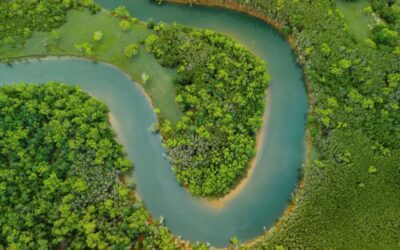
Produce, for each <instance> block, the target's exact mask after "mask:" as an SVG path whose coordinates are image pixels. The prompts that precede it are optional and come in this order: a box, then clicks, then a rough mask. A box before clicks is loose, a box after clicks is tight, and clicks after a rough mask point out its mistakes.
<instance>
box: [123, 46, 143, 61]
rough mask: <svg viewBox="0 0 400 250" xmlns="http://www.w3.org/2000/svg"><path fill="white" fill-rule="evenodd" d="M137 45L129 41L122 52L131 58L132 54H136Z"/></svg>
mask: <svg viewBox="0 0 400 250" xmlns="http://www.w3.org/2000/svg"><path fill="white" fill-rule="evenodd" d="M138 49H139V46H138V45H137V44H136V43H130V44H129V45H128V46H126V47H125V49H124V54H125V56H126V57H127V58H132V57H133V56H135V55H137V53H138Z"/></svg>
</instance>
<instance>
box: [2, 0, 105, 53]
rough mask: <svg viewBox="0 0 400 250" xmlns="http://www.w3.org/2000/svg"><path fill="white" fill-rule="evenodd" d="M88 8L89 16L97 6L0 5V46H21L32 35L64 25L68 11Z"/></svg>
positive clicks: (80, 1) (75, 2)
mask: <svg viewBox="0 0 400 250" xmlns="http://www.w3.org/2000/svg"><path fill="white" fill-rule="evenodd" d="M82 7H84V8H88V9H90V11H91V12H92V13H95V12H97V11H99V10H100V6H99V5H97V4H95V3H94V2H93V1H92V0H66V1H62V3H60V1H58V0H48V1H40V0H33V1H25V0H16V1H1V3H0V45H3V44H7V45H10V46H13V47H14V46H16V45H18V44H21V43H24V41H25V40H26V39H27V38H29V37H30V36H31V34H32V31H50V30H52V29H54V28H57V27H59V26H61V25H62V24H64V23H65V21H66V18H67V11H68V10H70V9H80V8H82Z"/></svg>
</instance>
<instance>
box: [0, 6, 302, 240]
mask: <svg viewBox="0 0 400 250" xmlns="http://www.w3.org/2000/svg"><path fill="white" fill-rule="evenodd" d="M98 2H99V3H101V4H102V5H104V7H106V8H114V7H116V6H118V5H125V6H126V7H127V8H128V9H129V10H130V12H131V14H132V15H133V16H136V17H138V18H140V19H142V20H147V19H148V18H152V19H153V20H156V21H157V22H158V21H165V22H168V23H171V22H174V21H176V22H178V23H181V24H184V25H188V26H193V27H200V28H211V29H214V30H217V31H219V32H221V33H224V34H227V35H230V36H233V37H234V38H235V39H237V40H239V41H240V42H241V43H243V44H244V45H245V46H246V47H248V48H249V49H250V50H251V51H252V52H253V53H255V54H256V55H258V56H259V57H261V58H262V59H264V60H265V61H266V62H267V66H268V71H269V74H270V76H271V83H270V86H269V89H268V101H267V104H266V112H267V114H268V117H267V121H266V123H265V124H264V126H265V129H266V133H265V134H264V136H263V139H262V146H261V149H260V150H259V151H258V153H257V162H256V165H255V169H254V172H253V175H252V177H251V178H250V180H249V182H248V184H247V185H246V186H245V187H244V188H243V190H242V191H241V192H240V193H239V194H238V195H236V196H235V197H234V198H233V199H232V200H230V201H229V202H227V203H226V204H225V205H224V207H223V208H221V209H215V208H212V207H210V206H208V205H205V203H204V202H202V201H201V200H199V199H197V198H194V197H192V196H191V195H190V194H189V193H187V192H186V191H185V190H184V189H183V188H182V187H180V186H179V185H178V184H177V182H176V179H175V176H174V175H173V173H172V171H171V165H170V164H169V162H168V161H167V160H166V159H165V150H164V149H163V147H162V145H161V139H160V137H159V136H158V135H153V134H152V133H151V132H150V130H149V128H150V127H151V125H152V124H153V123H154V122H155V119H156V118H155V115H154V113H153V111H152V108H151V107H150V104H149V102H148V101H147V99H146V97H145V96H144V95H143V91H142V89H141V88H140V87H139V85H137V84H135V83H132V81H131V80H130V79H129V78H128V77H127V76H126V75H125V74H124V73H122V72H121V71H119V70H117V69H115V68H113V67H111V66H109V65H106V64H103V63H93V62H89V61H86V60H81V59H73V58H64V59H49V60H42V61H37V60H32V61H30V62H29V63H16V64H14V65H13V66H12V67H9V66H6V65H0V85H2V84H5V83H12V82H22V81H23V82H45V81H51V80H56V81H62V82H66V83H71V84H75V85H79V86H80V87H81V88H82V89H84V90H86V91H88V92H89V93H90V94H92V95H93V96H95V97H96V98H99V99H100V100H102V101H104V102H105V103H106V104H107V106H108V107H109V109H110V111H111V113H112V114H113V117H114V119H115V123H114V128H115V129H116V130H117V131H118V137H119V138H120V142H121V143H122V144H123V145H124V147H125V149H126V151H127V153H128V157H129V158H130V159H131V160H132V161H133V162H134V165H135V169H134V172H133V174H134V178H135V181H136V183H137V193H138V194H139V195H140V197H141V198H142V199H143V202H144V203H145V205H146V207H147V208H148V210H149V211H150V212H151V214H152V216H153V217H155V218H158V217H160V216H163V217H164V218H165V221H166V225H167V226H168V228H169V229H170V230H171V231H172V232H173V233H174V234H176V235H180V236H182V238H183V239H187V240H190V241H191V242H196V241H203V242H209V243H211V244H212V245H213V246H216V247H223V246H226V245H227V243H228V241H229V239H230V238H231V237H232V236H237V238H238V239H240V240H241V241H246V240H250V239H252V238H254V237H256V236H257V235H259V234H260V233H262V231H263V230H266V229H268V228H269V227H271V226H272V225H273V224H274V223H275V222H276V220H277V219H278V218H279V217H280V216H281V215H282V214H283V212H284V210H285V209H286V207H287V205H288V203H289V201H290V200H291V194H292V193H293V191H294V189H295V187H296V184H297V182H298V176H299V169H300V168H301V165H302V163H303V161H304V151H305V145H304V141H305V119H306V114H307V96H306V91H305V87H304V82H303V75H302V71H301V69H300V68H299V67H298V65H297V64H296V61H295V55H294V53H293V51H292V50H291V48H290V46H289V44H288V43H287V41H285V39H284V38H282V37H281V36H280V35H279V34H278V33H277V32H276V31H275V30H274V29H273V28H271V27H270V26H268V25H267V24H265V23H263V22H262V21H260V20H258V19H255V18H252V17H249V16H247V15H244V14H240V13H236V12H233V11H228V10H223V9H218V8H208V7H195V6H193V7H190V6H187V5H175V4H163V5H157V4H154V3H152V2H149V1H147V0H113V1H109V0H100V1H98Z"/></svg>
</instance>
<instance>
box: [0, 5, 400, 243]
mask: <svg viewBox="0 0 400 250" xmlns="http://www.w3.org/2000/svg"><path fill="white" fill-rule="evenodd" d="M338 1H342V0H338ZM354 1H357V0H354ZM358 1H360V0H358ZM186 2H188V3H189V2H190V3H198V4H205V5H217V6H220V7H229V8H233V9H236V10H238V11H244V12H247V13H249V14H251V15H256V16H258V17H260V16H262V17H267V19H268V20H272V21H273V22H271V23H270V24H271V25H275V28H277V29H278V30H279V31H280V32H281V33H282V35H283V36H285V37H286V38H288V39H289V41H290V42H291V45H292V46H293V48H294V49H295V51H296V53H297V60H298V63H299V65H301V66H302V68H303V71H304V78H305V82H306V87H307V90H308V101H309V112H308V118H307V131H308V134H309V135H310V139H311V145H309V146H310V147H311V150H312V157H311V158H310V159H309V160H308V161H307V162H306V164H305V166H304V167H303V168H302V170H301V180H300V182H299V184H298V188H297V191H296V193H295V194H293V199H292V205H291V206H290V209H289V210H288V211H289V212H288V213H285V215H284V216H283V217H281V218H280V219H279V220H278V222H277V223H276V224H275V226H274V227H272V229H271V230H267V231H265V233H263V234H262V235H261V236H259V237H258V238H256V239H255V240H253V241H251V242H249V243H245V244H243V245H242V246H240V249H337V248H339V249H397V248H398V246H399V242H400V234H399V233H398V232H399V231H400V193H399V192H398V190H399V188H400V164H399V162H400V110H399V109H400V35H399V32H400V2H399V1H385V0H370V1H368V3H369V4H370V6H369V7H368V8H366V9H365V10H364V13H365V15H372V16H373V17H374V18H375V19H377V20H381V21H379V22H377V23H376V24H375V25H373V26H372V27H370V31H369V36H368V38H367V39H365V40H364V41H358V40H357V39H356V38H355V36H354V35H353V34H352V33H351V31H350V29H349V27H348V24H346V22H345V21H344V19H343V13H341V12H340V10H338V9H337V7H336V2H335V1H332V0H318V1H299V0H293V1H283V0H254V1H248V0H216V1H215V0H197V1H192V0H187V1H186ZM78 10H83V11H87V12H90V13H91V14H95V13H100V15H97V16H96V15H93V18H96V17H97V18H98V19H96V20H100V21H104V20H105V21H104V23H102V25H103V26H102V29H96V30H91V31H90V32H86V33H84V32H82V34H78V33H75V34H72V33H70V36H68V34H67V33H64V30H63V27H65V26H64V25H68V24H69V23H70V22H71V21H70V20H67V16H68V14H71V13H73V14H71V15H72V16H73V15H76V16H80V17H86V15H85V14H82V13H85V12H82V13H81V12H79V13H80V14H76V13H78V12H73V11H78ZM112 15H113V17H115V18H116V19H108V18H109V16H108V14H107V12H106V11H104V10H103V9H102V8H101V6H100V5H98V4H97V3H95V2H94V1H92V0H62V1H59V0H46V1H43V0H32V1H24V0H6V1H1V2H0V49H2V50H1V52H0V60H1V61H2V62H6V63H9V64H11V61H12V59H13V57H14V56H15V57H25V56H30V55H35V56H45V55H53V54H55V55H75V56H81V57H85V58H90V59H93V60H102V61H107V62H111V63H113V64H115V65H117V66H118V67H119V68H121V69H122V70H124V71H126V72H128V74H129V75H130V76H131V77H132V78H133V79H135V80H137V81H138V82H139V83H140V84H141V85H142V86H143V88H144V89H145V91H146V93H148V94H149V96H150V98H152V101H153V102H152V104H153V106H154V107H155V111H156V113H157V114H158V118H159V124H158V130H159V132H160V133H161V135H162V137H163V143H164V146H165V147H166V149H167V153H168V159H169V160H170V161H171V163H172V165H173V170H174V173H175V175H176V178H177V180H178V182H179V183H180V184H182V185H183V186H184V187H186V188H187V189H188V190H189V191H190V192H191V193H192V194H193V195H195V196H202V197H213V198H217V197H223V196H224V195H226V194H227V193H229V191H230V190H231V189H232V188H234V187H235V186H236V185H237V184H238V182H239V181H240V180H241V179H242V178H244V177H245V175H246V172H247V169H248V163H249V161H250V160H251V159H252V158H253V157H254V156H255V154H256V148H255V145H256V135H257V132H258V129H259V128H260V127H261V124H262V121H263V111H264V104H265V94H266V92H265V90H266V88H267V86H268V82H269V76H268V74H267V73H266V72H267V71H266V70H267V68H266V65H265V64H264V62H262V61H261V60H260V59H258V58H257V57H256V56H254V55H252V54H251V53H250V52H249V51H248V49H247V48H245V47H244V46H243V45H241V44H239V43H238V42H236V41H234V40H233V39H231V38H229V37H227V36H224V35H220V34H218V33H216V32H214V31H211V30H200V29H195V28H188V27H184V26H181V25H178V24H172V25H167V24H163V23H160V24H155V23H154V22H153V21H151V20H150V21H149V22H147V24H146V23H144V22H140V21H139V20H138V19H136V18H134V17H130V14H129V12H128V11H127V10H126V8H124V7H118V8H116V9H115V10H114V11H113V12H112ZM82 20H84V19H82ZM110 20H111V21H110ZM72 21H75V22H78V23H79V20H78V19H76V20H72ZM105 24H110V26H107V25H105ZM79 25H81V23H79ZM84 26H85V28H87V27H90V28H91V27H92V26H91V24H89V23H87V24H86V25H84ZM103 27H104V28H103ZM110 27H111V28H110ZM118 32H119V33H118ZM83 33H84V34H83ZM111 33H112V34H118V35H115V36H112V35H111ZM38 34H39V35H38ZM34 35H38V36H39V38H41V36H43V37H44V38H45V41H46V42H45V43H44V45H43V47H44V48H42V47H40V48H39V47H38V48H39V49H37V48H33V49H32V50H29V49H27V50H24V46H25V45H26V43H27V41H32V40H29V39H32V37H33V39H37V37H34ZM60 37H61V39H60ZM77 37H78V38H79V39H78V38H77ZM83 37H84V39H83ZM118 39H120V40H118ZM38 40H39V39H38ZM38 40H33V41H38ZM71 41H72V42H71ZM67 42H70V44H67V45H66V43H67ZM266 42H267V41H266ZM110 44H112V45H113V46H114V50H113V51H112V53H109V51H106V49H105V48H106V47H107V46H108V45H110ZM28 45H31V44H28ZM103 45H107V46H103ZM110 46H111V45H110ZM146 50H147V52H146ZM32 51H34V52H35V53H33V54H32V53H31V52H32ZM38 51H40V52H38ZM2 52H4V54H2ZM146 53H151V54H152V55H154V56H155V58H156V59H157V61H158V63H159V64H161V65H162V66H164V67H165V68H169V69H171V70H172V71H174V70H176V74H172V73H169V71H166V69H164V68H162V69H159V68H156V67H159V65H158V64H156V63H155V62H154V61H155V59H154V61H152V59H153V58H152V57H150V56H149V55H148V54H146ZM140 60H141V61H140ZM136 62H139V63H143V62H146V63H147V67H146V65H144V63H143V68H144V69H142V68H138V67H136V66H137V65H138V64H134V63H136ZM269 63H274V62H269ZM132 65H134V66H132ZM149 65H150V66H149ZM160 68H161V67H160ZM153 69H154V72H158V73H157V74H156V73H154V72H152V70H153ZM155 69H157V70H155ZM159 72H161V73H159ZM165 72H168V73H165ZM174 72H175V71H174ZM170 78H173V85H168V84H167V83H168V80H169V79H170ZM159 79H161V80H160V81H159V82H157V80H159ZM164 83H165V84H164ZM157 84H158V85H157ZM162 88H165V89H162ZM161 89H162V90H168V91H161ZM174 91H176V93H175V92H174ZM171 92H173V94H171ZM165 93H169V94H165ZM166 96H167V97H168V98H170V97H171V96H173V99H172V98H170V99H171V100H172V101H171V100H169V99H168V100H169V101H168V100H167V97H166ZM163 98H164V99H163ZM171 102H172V103H174V105H176V107H175V106H173V105H169V106H171V107H172V108H170V109H169V110H167V109H163V108H162V107H165V106H168V105H165V104H166V103H171ZM160 108H161V109H160ZM160 110H161V111H160ZM107 113H108V109H107V107H106V106H105V105H104V104H103V103H102V102H100V101H98V100H96V99H94V98H92V97H90V96H89V95H88V94H87V93H85V92H83V91H81V90H79V89H78V88H77V87H71V86H69V85H65V84H60V83H56V82H51V83H45V84H41V85H37V84H14V85H8V86H5V87H1V88H0V166H1V167H0V191H1V192H0V193H1V194H2V195H1V196H0V249H3V248H4V249H24V248H26V249H43V248H50V249H57V248H62V249H64V248H65V249H68V248H72V249H82V248H94V249H96V248H97V249H112V248H115V249H127V248H134V249H179V248H185V247H188V246H189V243H188V242H185V241H183V240H181V239H180V238H179V237H175V236H174V235H172V233H171V232H170V231H169V230H168V228H167V227H166V226H165V225H164V223H163V220H162V219H160V220H158V219H157V218H152V217H151V215H150V213H149V212H148V210H147V209H146V207H145V205H144V204H143V202H140V201H138V200H137V199H136V198H135V193H134V187H132V186H130V185H127V184H126V183H125V182H124V181H123V178H122V176H123V175H124V174H125V173H127V172H128V171H130V170H131V169H132V167H133V166H132V165H133V164H132V163H131V162H130V161H128V160H127V157H126V155H125V153H124V150H123V148H122V146H121V145H119V144H118V143H117V142H116V140H115V138H114V137H115V134H114V132H113V131H112V130H111V128H110V124H109V122H108V120H107ZM233 121H234V122H233ZM232 243H234V245H235V246H237V247H238V245H240V243H239V241H238V240H237V239H236V238H233V240H232ZM190 247H192V248H193V249H207V248H208V245H207V244H205V243H195V244H193V245H192V246H190Z"/></svg>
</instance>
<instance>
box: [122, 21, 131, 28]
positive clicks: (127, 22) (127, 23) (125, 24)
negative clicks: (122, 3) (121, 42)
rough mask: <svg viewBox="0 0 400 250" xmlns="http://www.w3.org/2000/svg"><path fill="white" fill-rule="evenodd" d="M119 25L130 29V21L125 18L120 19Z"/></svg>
mask: <svg viewBox="0 0 400 250" xmlns="http://www.w3.org/2000/svg"><path fill="white" fill-rule="evenodd" d="M119 27H120V28H121V29H122V30H130V29H131V23H130V22H129V21H127V20H122V21H121V22H120V23H119Z"/></svg>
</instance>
